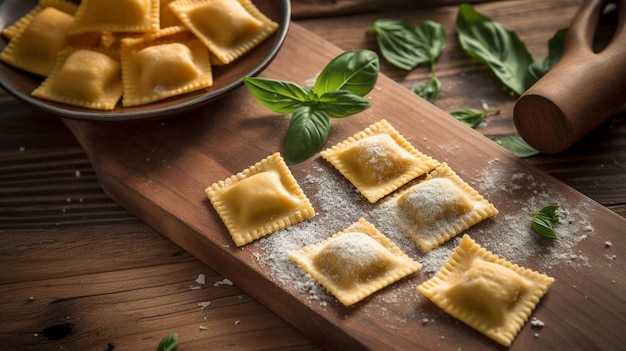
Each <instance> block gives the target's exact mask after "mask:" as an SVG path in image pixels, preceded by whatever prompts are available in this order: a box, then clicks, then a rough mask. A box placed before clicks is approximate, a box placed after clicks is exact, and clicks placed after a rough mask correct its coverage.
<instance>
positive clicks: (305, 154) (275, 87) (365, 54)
mask: <svg viewBox="0 0 626 351" xmlns="http://www.w3.org/2000/svg"><path fill="white" fill-rule="evenodd" d="M378 72H379V61H378V55H376V53H374V52H373V51H370V50H358V51H346V52H344V53H342V54H340V55H338V56H337V57H335V58H334V59H332V60H331V61H330V62H329V63H328V64H327V65H326V66H325V67H324V69H323V70H322V72H321V73H320V74H319V75H318V77H317V79H316V81H315V85H314V86H313V88H311V89H310V90H308V89H306V88H303V87H301V86H299V85H298V84H295V83H291V82H285V81H280V80H274V79H265V78H255V77H246V78H244V80H243V81H244V84H245V86H246V88H247V89H248V91H249V92H250V93H251V94H252V96H253V97H254V98H255V99H256V100H257V101H259V102H260V103H261V104H262V105H263V106H265V107H267V108H269V109H270V110H272V111H274V112H277V113H283V114H286V113H291V114H292V116H291V120H290V121H289V126H288V128H287V138H286V141H285V159H286V161H287V163H289V164H294V163H299V162H302V161H304V160H306V159H307V158H309V157H311V156H313V155H314V154H315V153H316V152H317V151H318V150H319V149H320V148H321V147H322V145H324V143H325V142H326V139H327V138H328V133H329V132H330V118H343V117H347V116H350V115H353V114H355V113H359V112H362V111H364V110H366V109H368V108H369V107H370V103H369V102H368V101H367V100H366V99H365V98H363V96H364V95H365V94H367V93H369V92H370V91H372V89H374V86H375V85H376V81H377V80H378Z"/></svg>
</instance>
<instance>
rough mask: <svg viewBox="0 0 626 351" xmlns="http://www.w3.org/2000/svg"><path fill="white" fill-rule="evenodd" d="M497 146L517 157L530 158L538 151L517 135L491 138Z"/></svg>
mask: <svg viewBox="0 0 626 351" xmlns="http://www.w3.org/2000/svg"><path fill="white" fill-rule="evenodd" d="M491 140H493V141H495V142H496V143H497V144H498V145H500V146H502V147H503V148H505V149H507V150H509V151H511V152H512V153H513V154H514V155H515V156H517V157H530V156H534V155H537V154H538V153H539V151H538V150H536V149H535V148H533V147H532V146H530V145H528V143H527V142H526V141H525V140H524V139H523V138H522V137H521V136H519V135H505V136H499V137H491Z"/></svg>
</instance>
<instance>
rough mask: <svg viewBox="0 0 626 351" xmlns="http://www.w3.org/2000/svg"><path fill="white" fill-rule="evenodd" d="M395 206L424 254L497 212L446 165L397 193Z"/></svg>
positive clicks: (404, 226) (404, 225)
mask: <svg viewBox="0 0 626 351" xmlns="http://www.w3.org/2000/svg"><path fill="white" fill-rule="evenodd" d="M392 206H397V207H396V209H397V213H398V219H399V221H400V223H401V227H402V230H403V231H404V232H405V233H406V234H407V235H408V236H409V237H410V238H411V239H412V240H413V241H414V242H415V243H416V244H417V245H418V246H419V247H420V248H421V249H422V251H424V252H428V251H430V250H432V249H434V248H436V247H438V246H439V245H441V244H442V243H444V242H445V241H447V240H449V239H451V238H453V237H454V236H456V235H458V234H460V233H462V232H463V231H465V230H466V229H468V228H469V227H471V226H473V225H475V224H476V223H478V222H480V221H482V220H484V219H486V218H489V217H492V216H495V215H496V214H497V213H498V210H497V209H496V208H495V206H494V205H493V204H491V203H490V202H489V201H487V200H486V199H485V198H483V196H482V195H480V194H479V193H478V192H477V191H476V190H474V189H473V188H472V187H470V186H469V185H468V184H467V183H465V182H464V181H463V180H462V179H461V178H460V177H459V176H458V175H457V174H456V173H455V172H454V171H453V170H452V169H451V168H450V167H449V166H448V164H447V163H442V164H441V165H440V166H439V167H437V168H436V169H435V170H434V171H432V172H431V173H429V174H428V176H426V179H424V180H423V181H421V182H419V183H417V184H415V185H413V186H411V187H409V188H408V189H406V190H404V191H402V192H400V193H398V194H397V195H396V196H395V197H394V199H393V203H392Z"/></svg>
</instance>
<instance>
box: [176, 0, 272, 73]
mask: <svg viewBox="0 0 626 351" xmlns="http://www.w3.org/2000/svg"><path fill="white" fill-rule="evenodd" d="M169 7H170V9H171V10H172V11H173V12H174V14H175V15H176V16H177V17H178V19H179V20H180V21H181V22H182V23H184V24H185V25H186V26H187V27H188V28H189V29H191V31H192V32H194V34H195V35H196V36H197V37H198V38H199V39H200V40H201V41H202V42H203V43H204V45H206V46H207V47H208V48H209V50H210V51H211V53H212V54H213V55H214V56H215V57H216V58H217V60H218V61H219V63H220V64H228V63H230V62H232V61H233V60H235V59H237V58H238V57H240V56H241V55H243V54H245V53H246V52H248V51H250V50H251V49H252V48H253V47H255V46H256V45H258V44H259V43H260V42H262V41H263V40H265V39H266V38H267V37H269V36H270V35H271V34H272V33H274V32H275V31H276V29H278V24H277V23H275V22H274V21H272V20H271V19H269V18H268V17H267V16H265V15H264V14H263V13H261V12H260V11H259V9H258V8H257V7H256V6H255V5H254V4H253V3H252V1H250V0H178V1H174V2H172V3H170V4H169Z"/></svg>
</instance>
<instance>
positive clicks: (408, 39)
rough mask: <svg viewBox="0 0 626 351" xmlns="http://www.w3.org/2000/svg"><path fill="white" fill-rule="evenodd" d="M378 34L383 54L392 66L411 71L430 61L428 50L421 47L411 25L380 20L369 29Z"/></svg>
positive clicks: (377, 37) (397, 21) (379, 45)
mask: <svg viewBox="0 0 626 351" xmlns="http://www.w3.org/2000/svg"><path fill="white" fill-rule="evenodd" d="M367 30H369V31H371V32H375V33H376V40H377V42H378V47H379V49H380V52H381V54H382V55H383V57H384V58H385V60H387V62H389V63H390V64H392V65H394V66H395V67H398V68H400V69H403V70H405V71H410V70H412V69H413V68H415V67H417V66H418V65H419V64H421V63H424V62H429V61H430V55H429V53H428V50H426V49H425V48H424V47H422V46H421V45H420V42H419V39H418V38H417V36H416V34H415V31H414V29H413V27H412V26H411V25H409V24H408V23H405V22H403V21H400V20H391V19H379V20H376V21H375V22H374V24H372V25H371V26H369V27H368V29H367Z"/></svg>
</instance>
